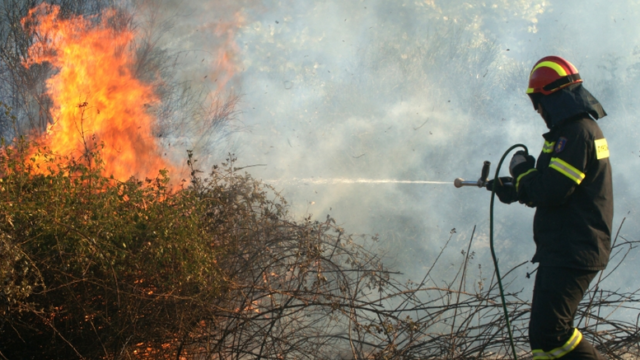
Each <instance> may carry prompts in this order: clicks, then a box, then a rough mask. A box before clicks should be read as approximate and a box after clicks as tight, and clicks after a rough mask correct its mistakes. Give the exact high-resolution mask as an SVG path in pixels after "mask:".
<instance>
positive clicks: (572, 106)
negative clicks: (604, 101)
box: [531, 84, 607, 129]
mask: <svg viewBox="0 0 640 360" xmlns="http://www.w3.org/2000/svg"><path fill="white" fill-rule="evenodd" d="M531 95H532V96H531V100H532V101H533V103H534V106H535V105H536V103H540V104H541V105H542V117H543V118H544V121H545V122H546V123H547V127H548V128H549V129H551V128H553V127H554V126H557V125H558V124H560V123H561V122H563V121H564V120H566V119H569V118H572V117H576V116H578V115H590V116H591V117H592V118H593V119H595V120H598V119H600V118H603V117H605V116H607V113H606V112H605V111H604V109H603V108H602V105H601V104H600V102H599V101H598V100H597V99H596V98H595V97H594V96H593V95H591V93H590V92H589V91H588V90H587V89H585V88H584V86H582V84H573V85H570V86H568V87H565V88H562V89H560V90H558V91H556V92H553V93H551V94H549V95H541V94H540V95H538V94H531Z"/></svg>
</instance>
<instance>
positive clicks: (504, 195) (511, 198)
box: [487, 176, 518, 204]
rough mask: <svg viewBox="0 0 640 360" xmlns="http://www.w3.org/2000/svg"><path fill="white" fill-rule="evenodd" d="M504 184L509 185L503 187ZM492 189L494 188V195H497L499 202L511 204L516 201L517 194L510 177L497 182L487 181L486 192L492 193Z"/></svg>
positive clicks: (499, 179)
mask: <svg viewBox="0 0 640 360" xmlns="http://www.w3.org/2000/svg"><path fill="white" fill-rule="evenodd" d="M506 183H511V184H510V185H505V184H506ZM494 187H495V188H496V195H498V199H500V202H503V203H505V204H511V203H512V202H516V201H518V193H517V192H516V188H515V186H514V182H513V178H512V177H509V176H505V177H501V178H498V182H495V181H494V180H489V181H487V190H489V191H493V188H494Z"/></svg>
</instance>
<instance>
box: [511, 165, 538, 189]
mask: <svg viewBox="0 0 640 360" xmlns="http://www.w3.org/2000/svg"><path fill="white" fill-rule="evenodd" d="M534 171H537V170H536V169H535V168H534V169H529V171H527V172H525V173H522V174H520V176H518V179H517V180H516V191H518V187H519V186H520V179H522V178H523V177H525V176H527V175H529V174H531V173H532V172H534Z"/></svg>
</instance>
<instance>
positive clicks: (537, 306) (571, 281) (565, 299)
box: [529, 266, 602, 360]
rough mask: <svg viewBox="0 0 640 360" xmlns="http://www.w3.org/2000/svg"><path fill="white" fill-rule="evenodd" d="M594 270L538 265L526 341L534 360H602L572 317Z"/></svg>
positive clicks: (594, 272)
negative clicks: (527, 340)
mask: <svg viewBox="0 0 640 360" xmlns="http://www.w3.org/2000/svg"><path fill="white" fill-rule="evenodd" d="M596 273H597V271H585V270H576V269H567V268H560V267H545V266H540V267H539V268H538V272H537V274H536V282H535V287H534V290H533V300H532V303H531V320H530V322H529V342H530V344H531V350H532V351H533V358H534V359H535V360H537V359H559V358H562V359H563V360H570V359H585V360H589V359H602V357H601V356H600V355H599V354H598V352H597V351H596V350H595V349H594V348H593V346H591V344H589V343H588V342H587V341H586V339H584V338H583V337H582V334H581V333H580V331H578V329H575V328H574V327H573V317H574V316H575V314H576V311H577V309H578V304H579V303H580V301H581V300H582V297H583V296H584V293H585V292H586V291H587V289H588V287H589V283H590V282H591V280H593V278H594V277H595V275H596Z"/></svg>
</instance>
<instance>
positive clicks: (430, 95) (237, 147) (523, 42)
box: [159, 0, 640, 288]
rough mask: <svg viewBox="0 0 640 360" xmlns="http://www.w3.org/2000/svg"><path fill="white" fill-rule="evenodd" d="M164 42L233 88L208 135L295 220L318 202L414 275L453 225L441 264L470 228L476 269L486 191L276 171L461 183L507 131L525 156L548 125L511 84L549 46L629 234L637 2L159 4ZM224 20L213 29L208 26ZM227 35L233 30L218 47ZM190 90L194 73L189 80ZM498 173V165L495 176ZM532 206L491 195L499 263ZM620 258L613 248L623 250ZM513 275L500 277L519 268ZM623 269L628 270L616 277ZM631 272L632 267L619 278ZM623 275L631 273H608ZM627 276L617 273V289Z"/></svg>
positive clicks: (497, 149)
mask: <svg viewBox="0 0 640 360" xmlns="http://www.w3.org/2000/svg"><path fill="white" fill-rule="evenodd" d="M160 3H161V6H160V7H159V8H160V9H163V11H162V12H163V13H168V14H175V15H172V18H171V21H172V23H173V24H174V25H173V29H172V30H171V31H168V32H167V35H166V38H165V40H164V41H165V42H164V46H166V47H167V48H168V49H170V50H171V51H174V52H177V53H181V54H184V58H181V61H183V62H184V64H185V66H184V67H183V68H182V69H183V70H181V71H182V72H181V73H180V77H181V78H182V79H184V80H185V81H187V80H188V81H190V83H191V84H199V85H198V86H202V87H203V89H208V91H210V92H218V93H224V92H225V91H235V92H236V93H239V94H241V96H242V98H241V102H240V103H239V105H238V106H239V108H238V109H239V110H240V111H241V115H240V117H239V120H240V121H241V124H242V127H243V130H242V131H239V132H237V133H235V134H234V135H233V136H231V137H227V138H226V139H227V142H224V143H221V142H215V143H214V144H212V145H211V147H210V148H208V149H209V153H211V154H220V155H219V159H222V158H223V156H222V154H224V151H226V150H228V149H232V150H233V151H234V152H235V154H236V155H237V156H238V159H239V166H250V165H257V164H265V166H255V167H251V168H247V171H249V172H251V173H252V175H253V176H254V177H256V178H261V179H268V180H274V182H273V184H274V186H276V188H278V189H281V190H282V191H283V194H284V195H285V196H286V197H287V198H288V199H289V200H290V202H291V204H292V211H293V213H294V215H295V216H299V217H301V216H303V215H312V216H313V217H314V218H317V219H324V218H325V217H326V215H327V214H330V215H331V216H333V217H335V218H336V219H337V221H338V222H339V223H341V224H342V225H343V226H345V227H346V228H347V229H348V230H349V231H351V232H357V233H367V234H379V235H380V236H379V237H380V242H379V244H378V245H379V247H380V248H381V250H382V251H385V252H386V254H387V258H388V262H389V263H395V264H396V265H397V267H398V268H399V270H401V271H403V272H404V273H405V274H407V276H409V277H411V278H420V277H421V276H422V275H423V274H424V269H425V267H428V266H429V265H430V262H431V261H432V260H433V259H434V257H435V256H436V255H437V253H438V252H439V250H440V248H441V247H442V246H443V245H444V242H445V241H446V239H447V238H448V236H449V234H450V232H451V231H452V229H454V228H455V229H456V234H455V235H454V236H455V239H454V240H455V242H456V244H455V245H454V246H453V247H452V249H451V251H449V252H447V253H446V256H448V257H449V259H450V260H451V262H454V261H457V260H458V259H459V257H460V255H459V249H460V248H461V245H462V244H463V243H466V242H467V241H468V240H469V236H470V235H471V230H472V228H473V225H478V231H477V233H476V239H475V240H474V245H473V246H472V249H473V251H475V252H476V259H475V262H476V264H478V263H482V264H485V265H489V264H490V260H489V251H488V227H489V226H488V206H489V194H488V193H487V192H486V191H483V190H478V189H474V188H463V189H455V188H454V187H453V185H451V186H450V187H447V186H442V185H430V184H365V183H355V184H351V183H347V184H337V183H333V182H328V183H321V181H315V182H314V181H306V182H302V183H292V182H291V180H292V179H333V178H337V179H374V180H375V179H397V180H406V181H451V182H453V179H454V178H456V177H463V178H465V179H468V180H475V179H477V178H478V177H479V176H480V169H481V167H482V163H483V161H484V160H490V161H492V163H493V164H494V168H493V169H492V175H493V171H494V170H495V165H497V163H498V160H499V159H500V156H501V155H502V153H503V151H504V150H506V149H507V148H508V147H509V146H510V145H512V144H515V143H524V144H526V145H527V146H529V149H530V151H531V153H533V154H537V153H538V152H539V151H540V149H541V147H542V144H543V139H542V137H541V136H540V135H541V134H542V133H544V132H545V131H546V128H545V125H544V122H543V121H542V120H541V119H540V118H539V116H538V115H537V113H535V112H534V111H533V109H532V107H531V104H530V102H529V100H528V98H527V96H526V95H525V94H524V90H525V88H526V84H527V77H528V73H529V70H530V69H531V66H532V65H533V64H534V63H535V61H537V60H538V59H539V58H541V57H543V56H546V55H550V54H555V55H560V56H563V57H565V58H567V59H569V60H570V61H571V62H573V63H574V64H575V65H576V66H577V67H578V69H579V70H580V73H581V75H582V77H583V79H584V80H585V83H584V84H585V87H587V88H588V89H589V90H590V91H591V92H592V93H593V94H594V95H595V96H596V97H597V98H598V99H599V100H600V101H601V102H602V103H603V105H604V107H605V109H606V110H607V112H608V113H609V116H608V117H606V118H604V119H602V120H601V121H600V126H601V127H602V129H603V132H604V133H605V135H606V136H607V138H608V139H609V144H610V149H611V154H612V157H611V160H612V165H613V169H614V174H613V176H614V186H615V190H614V191H615V200H616V206H615V211H616V214H615V219H614V226H617V225H618V224H620V222H621V220H622V218H623V217H625V216H627V222H626V223H625V226H624V228H623V229H622V233H621V234H622V235H623V236H625V237H627V238H629V239H631V238H633V237H634V234H637V233H638V229H639V227H638V225H639V224H638V217H637V215H635V211H636V205H635V199H636V197H637V195H638V194H640V188H638V185H637V180H636V179H635V178H634V174H635V171H634V170H633V169H634V168H636V167H637V166H638V163H639V162H640V159H639V158H638V157H639V156H640V149H639V148H638V146H637V145H636V144H637V142H636V141H634V140H635V139H636V138H637V136H638V130H637V127H636V126H635V118H636V113H637V107H638V105H637V101H636V100H635V94H636V93H637V86H638V85H637V84H638V83H639V82H638V77H639V76H640V72H639V69H640V58H638V56H639V55H640V46H639V45H637V44H638V40H637V38H638V35H637V34H640V31H639V30H640V29H638V27H639V26H640V25H638V24H637V22H635V21H634V20H633V19H636V18H637V15H638V11H640V5H637V4H635V3H630V2H620V3H615V4H614V3H611V2H607V3H601V2H598V1H594V0H589V1H582V2H577V1H564V2H561V1H544V0H537V1H522V0H518V1H507V0H493V1H486V2H483V3H473V2H471V3H470V2H466V1H451V0H448V1H435V0H426V1H393V2H389V1H382V0H362V1H334V0H330V1H322V2H316V1H309V2H299V1H292V0H282V1H273V0H265V1H261V2H257V1H244V2H231V1H228V2H224V1H223V2H215V3H211V2H207V1H189V2H187V1H169V0H164V1H162V2H160ZM225 23H226V24H229V23H231V24H233V25H232V26H230V27H228V28H227V32H222V33H220V32H218V33H216V31H215V29H216V28H218V29H220V27H219V25H220V24H225ZM230 34H231V35H232V36H233V37H232V39H233V41H232V43H229V42H228V39H229V37H225V35H230ZM220 46H222V47H223V48H227V49H231V50H229V52H230V54H232V55H233V56H232V57H231V58H230V59H231V60H230V61H231V62H232V64H233V65H234V67H233V69H234V71H235V72H234V74H233V77H232V78H230V79H228V81H227V83H226V85H224V87H223V88H222V89H221V88H220V87H219V86H218V85H216V84H212V83H210V81H211V79H210V78H211V77H209V78H208V79H209V80H206V81H205V80H203V79H204V76H205V75H206V74H213V73H214V72H215V71H216V69H215V65H216V61H215V60H214V59H216V58H217V55H216V54H217V51H218V49H219V48H220ZM194 86H195V85H194ZM506 172H507V171H506V169H503V171H502V174H506ZM532 217H533V209H529V208H526V207H524V206H521V205H517V204H514V205H510V206H506V205H503V204H497V205H496V219H497V220H496V229H497V232H496V243H497V251H498V254H499V257H500V264H501V266H504V267H505V268H507V267H510V266H513V265H515V264H518V263H521V262H523V261H527V260H529V259H530V258H531V256H532V255H533V252H534V245H533V241H532V236H531V224H532ZM632 261H633V259H627V260H626V262H627V263H631V262H632ZM534 268H535V267H534V266H533V265H532V264H529V265H527V266H526V267H525V268H524V269H523V272H521V273H519V275H518V277H517V278H516V280H515V282H514V284H513V285H512V286H515V287H523V288H528V287H530V286H531V282H532V280H529V279H526V278H525V277H524V276H523V274H524V271H531V270H533V269H534ZM628 273H630V274H631V273H633V272H628ZM629 276H631V275H629ZM625 280H626V279H620V281H621V284H630V283H631V285H628V286H631V287H633V286H637V281H636V282H633V281H630V282H624V281H625ZM625 286H627V285H625Z"/></svg>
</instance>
